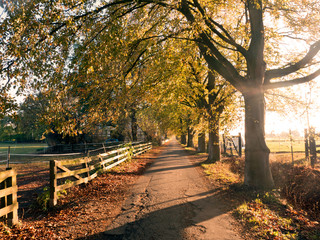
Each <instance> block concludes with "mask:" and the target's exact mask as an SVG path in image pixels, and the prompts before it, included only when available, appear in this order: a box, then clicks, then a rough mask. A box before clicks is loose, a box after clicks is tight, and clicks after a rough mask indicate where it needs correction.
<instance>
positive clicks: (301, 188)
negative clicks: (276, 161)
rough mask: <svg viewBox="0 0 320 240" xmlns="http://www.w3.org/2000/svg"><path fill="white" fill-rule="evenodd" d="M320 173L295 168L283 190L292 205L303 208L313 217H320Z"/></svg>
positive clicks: (289, 173) (313, 170) (290, 172)
mask: <svg viewBox="0 0 320 240" xmlns="http://www.w3.org/2000/svg"><path fill="white" fill-rule="evenodd" d="M319 183H320V171H319V170H316V169H312V168H307V167H294V168H293V169H291V170H289V171H288V176H287V179H286V181H285V182H284V186H283V188H282V193H283V195H284V196H285V197H286V198H287V199H288V201H289V202H290V203H293V204H294V205H297V206H299V207H301V208H302V209H304V210H306V211H308V212H309V214H311V215H312V216H313V217H315V218H316V217H320V184H319Z"/></svg>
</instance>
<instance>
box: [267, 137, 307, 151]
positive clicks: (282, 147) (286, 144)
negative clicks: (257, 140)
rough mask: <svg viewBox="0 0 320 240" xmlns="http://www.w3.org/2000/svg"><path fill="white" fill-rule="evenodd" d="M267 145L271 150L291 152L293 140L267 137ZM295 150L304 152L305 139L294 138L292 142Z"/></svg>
mask: <svg viewBox="0 0 320 240" xmlns="http://www.w3.org/2000/svg"><path fill="white" fill-rule="evenodd" d="M267 145H268V147H269V148H270V151H271V152H291V142H290V141H289V140H281V139H280V140H279V139H267ZM292 148H293V151H294V152H303V151H304V150H305V149H304V140H302V139H301V140H294V141H293V142H292Z"/></svg>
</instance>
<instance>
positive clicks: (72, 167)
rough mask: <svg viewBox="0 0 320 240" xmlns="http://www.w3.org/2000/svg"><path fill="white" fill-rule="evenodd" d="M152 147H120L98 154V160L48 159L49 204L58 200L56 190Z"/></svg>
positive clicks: (82, 180)
mask: <svg viewBox="0 0 320 240" xmlns="http://www.w3.org/2000/svg"><path fill="white" fill-rule="evenodd" d="M151 148H152V144H151V143H143V144H136V145H134V146H127V147H122V148H119V149H117V150H111V151H109V152H106V153H102V154H99V155H98V158H99V159H98V160H97V161H93V160H92V158H90V157H85V158H80V159H74V160H62V161H57V160H51V161H50V206H51V207H53V206H55V205H56V204H57V201H58V192H60V191H64V190H66V189H68V188H70V187H73V186H77V185H79V184H83V183H87V182H89V181H91V180H92V179H94V178H96V177H97V176H98V171H99V170H100V169H103V171H106V170H108V169H111V168H113V167H115V166H116V165H118V164H120V163H122V162H124V161H126V160H128V159H130V158H131V157H132V156H137V155H139V154H142V153H144V152H146V151H148V150H149V149H151Z"/></svg>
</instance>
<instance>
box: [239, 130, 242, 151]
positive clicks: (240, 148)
mask: <svg viewBox="0 0 320 240" xmlns="http://www.w3.org/2000/svg"><path fill="white" fill-rule="evenodd" d="M238 141H239V142H238V145H239V157H242V139H241V133H239V139H238Z"/></svg>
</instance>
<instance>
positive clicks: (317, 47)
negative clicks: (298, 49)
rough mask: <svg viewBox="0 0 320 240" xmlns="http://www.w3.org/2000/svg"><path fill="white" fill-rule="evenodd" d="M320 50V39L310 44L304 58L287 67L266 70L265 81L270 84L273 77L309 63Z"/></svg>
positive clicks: (280, 75)
mask: <svg viewBox="0 0 320 240" xmlns="http://www.w3.org/2000/svg"><path fill="white" fill-rule="evenodd" d="M319 51H320V40H319V41H317V42H315V43H314V44H312V45H311V46H310V49H309V51H308V52H307V54H306V55H305V56H304V58H302V59H301V60H300V61H298V62H296V63H293V64H291V65H290V66H288V67H285V68H279V69H271V70H268V71H266V75H265V82H266V83H267V84H269V82H270V80H271V79H273V78H279V77H283V76H286V75H289V74H291V73H294V72H296V71H298V70H299V69H301V68H303V67H304V66H306V65H307V64H309V63H310V62H311V61H312V60H313V58H314V57H315V56H316V55H317V54H318V52H319Z"/></svg>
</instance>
